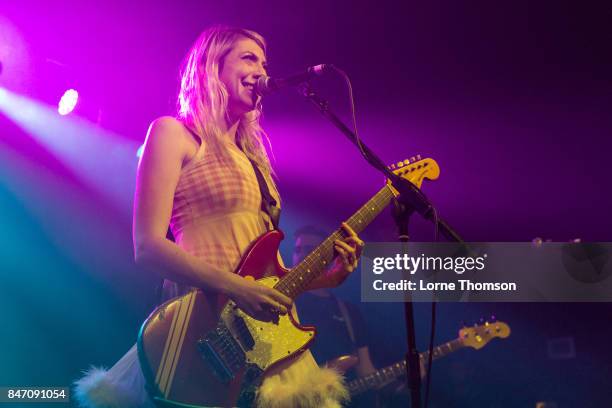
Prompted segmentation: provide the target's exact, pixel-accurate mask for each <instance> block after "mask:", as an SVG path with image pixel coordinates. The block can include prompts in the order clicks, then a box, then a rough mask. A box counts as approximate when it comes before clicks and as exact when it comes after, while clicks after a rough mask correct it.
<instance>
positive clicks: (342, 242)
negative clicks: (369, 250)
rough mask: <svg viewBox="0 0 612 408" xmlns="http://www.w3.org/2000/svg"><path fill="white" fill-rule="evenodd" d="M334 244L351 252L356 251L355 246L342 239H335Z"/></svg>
mask: <svg viewBox="0 0 612 408" xmlns="http://www.w3.org/2000/svg"><path fill="white" fill-rule="evenodd" d="M334 244H335V245H337V246H340V247H342V249H344V250H346V251H349V252H355V247H353V246H351V245H350V244H349V243H347V242H344V241H340V240H336V241H334Z"/></svg>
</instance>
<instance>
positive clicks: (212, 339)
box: [137, 156, 440, 407]
mask: <svg viewBox="0 0 612 408" xmlns="http://www.w3.org/2000/svg"><path fill="white" fill-rule="evenodd" d="M392 168H393V169H394V170H393V172H394V173H395V174H396V175H398V176H399V177H402V178H404V179H407V180H409V181H411V182H412V183H413V184H415V185H416V186H418V187H420V186H421V184H422V182H423V180H425V179H431V180H435V179H437V178H438V176H439V173H440V169H439V167H438V164H437V163H436V162H435V161H434V160H432V159H422V160H421V159H420V157H418V156H417V159H413V158H411V159H410V160H406V161H403V162H400V163H398V164H397V165H394V166H392ZM397 194H398V192H397V191H396V190H395V189H394V188H393V187H392V186H391V184H390V182H389V181H387V183H386V185H385V186H384V187H383V188H382V189H381V190H380V191H379V192H378V193H376V195H374V197H372V198H371V199H370V200H369V201H368V202H367V203H366V204H365V205H363V206H362V207H361V208H360V209H359V210H358V211H357V212H356V213H355V214H353V216H351V218H349V219H348V220H347V223H348V224H349V225H350V226H351V227H352V228H353V229H354V230H355V231H356V232H357V233H359V232H361V231H363V229H364V228H365V227H366V226H367V225H368V224H369V223H370V222H371V221H373V220H374V218H375V217H376V216H377V215H378V214H379V213H380V212H381V211H382V210H383V209H384V208H385V207H387V205H388V204H389V203H390V201H391V200H392V199H393V198H394V197H395V196H396V195H397ZM343 236H344V233H343V232H342V231H341V230H340V229H338V230H336V231H334V232H333V233H332V234H331V235H330V236H329V237H328V238H327V239H325V240H324V241H323V242H322V243H321V244H320V245H319V246H318V247H317V248H315V249H314V250H313V251H312V252H311V253H310V254H309V255H308V256H307V257H306V258H304V260H303V261H302V262H301V263H300V264H298V265H297V266H295V267H294V268H293V269H290V270H288V269H285V268H284V267H282V266H281V265H280V264H279V262H278V255H277V254H278V247H279V244H280V241H281V240H282V239H283V237H284V236H283V233H282V232H281V231H278V230H275V231H270V232H267V233H265V234H263V235H262V236H261V237H259V238H258V239H256V240H255V241H254V242H253V243H252V245H251V246H250V248H249V249H248V250H247V251H246V252H245V254H244V255H243V257H242V260H241V262H240V264H239V266H238V268H237V270H236V273H237V274H239V275H240V276H243V277H253V278H255V279H257V280H258V282H260V283H262V284H264V285H266V286H268V287H273V288H275V289H277V290H279V291H280V292H281V293H283V294H285V295H286V296H288V297H289V298H291V299H295V298H296V297H297V296H298V295H299V294H300V293H302V292H303V291H305V290H306V289H307V288H308V287H309V285H310V283H311V282H312V281H313V280H314V279H316V278H317V277H318V276H320V275H321V274H322V273H323V272H324V271H325V270H326V268H327V267H328V266H329V263H330V262H331V261H332V259H333V258H334V249H333V243H334V241H335V240H336V239H341V238H342V237H343ZM315 331H316V330H315V328H314V327H310V326H301V325H300V324H298V323H297V322H296V321H295V320H294V319H293V316H292V315H291V313H287V314H286V315H282V316H278V318H277V319H275V321H272V322H263V321H259V320H256V319H254V318H252V317H251V316H249V315H247V314H246V313H245V312H243V311H242V310H240V309H239V308H238V307H237V306H236V304H235V303H234V302H233V301H231V300H229V299H228V298H227V297H226V296H222V295H218V294H211V293H210V292H208V293H206V292H204V291H203V290H200V289H197V290H193V291H191V292H189V293H187V294H185V295H183V296H179V297H177V298H174V299H171V300H168V301H167V302H165V303H163V304H162V305H160V306H158V307H157V308H156V309H155V310H154V311H153V312H152V313H151V315H150V316H149V317H148V318H147V319H146V320H145V322H144V323H143V325H142V327H141V329H140V333H139V336H138V341H137V345H138V357H139V361H140V365H141V367H142V370H143V373H144V376H145V379H146V382H147V389H148V391H149V393H150V395H151V396H152V398H153V399H154V400H155V401H156V402H157V403H158V404H159V405H162V406H183V407H184V406H192V407H194V406H223V407H226V406H232V407H233V406H236V405H239V406H244V405H250V404H251V403H252V401H253V399H254V396H255V391H256V389H257V387H258V386H259V384H260V382H261V381H262V380H263V374H264V373H266V374H269V373H273V372H275V371H276V370H280V369H282V368H283V367H285V366H287V365H288V364H290V362H291V360H293V359H294V358H296V357H297V356H298V355H299V354H300V353H302V352H304V351H305V350H307V349H308V347H309V345H310V343H311V342H312V341H313V340H314V337H315ZM180 404H188V405H180Z"/></svg>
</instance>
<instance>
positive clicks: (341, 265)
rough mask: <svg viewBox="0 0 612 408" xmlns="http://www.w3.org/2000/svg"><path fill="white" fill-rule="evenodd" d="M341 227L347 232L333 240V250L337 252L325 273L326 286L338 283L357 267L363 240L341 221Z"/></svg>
mask: <svg viewBox="0 0 612 408" xmlns="http://www.w3.org/2000/svg"><path fill="white" fill-rule="evenodd" d="M342 229H343V230H344V232H345V233H346V234H347V236H346V238H344V239H342V240H336V241H335V242H334V250H335V251H336V252H337V253H338V255H337V256H336V258H335V261H334V263H333V265H332V266H331V268H330V269H329V270H328V271H327V273H326V274H325V277H326V280H327V281H328V285H327V286H328V287H335V286H338V285H340V284H341V283H342V282H344V280H345V279H346V278H347V277H348V276H349V275H350V273H351V272H353V271H354V270H355V269H357V265H358V264H359V258H360V257H361V251H362V250H363V246H364V242H363V241H362V240H361V239H360V238H359V236H358V235H357V233H356V232H355V231H354V230H353V229H352V228H351V227H350V226H349V225H348V224H347V223H346V222H343V223H342Z"/></svg>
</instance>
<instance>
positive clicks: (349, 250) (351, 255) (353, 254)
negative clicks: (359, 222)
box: [336, 241, 358, 264]
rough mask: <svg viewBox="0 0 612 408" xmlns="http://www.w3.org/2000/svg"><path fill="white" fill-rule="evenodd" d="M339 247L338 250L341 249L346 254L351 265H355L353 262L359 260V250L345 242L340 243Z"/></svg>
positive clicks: (338, 243)
mask: <svg viewBox="0 0 612 408" xmlns="http://www.w3.org/2000/svg"><path fill="white" fill-rule="evenodd" d="M337 245H338V246H336V248H339V247H341V248H342V249H343V250H344V251H345V252H346V255H347V259H348V261H349V263H350V264H353V262H354V261H355V260H356V259H357V258H358V256H357V250H356V249H355V248H353V247H352V246H350V245H349V244H347V243H346V242H343V241H338V242H337Z"/></svg>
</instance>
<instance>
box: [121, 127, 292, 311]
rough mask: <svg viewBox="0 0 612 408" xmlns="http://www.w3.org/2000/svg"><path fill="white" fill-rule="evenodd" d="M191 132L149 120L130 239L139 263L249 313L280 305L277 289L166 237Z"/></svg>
mask: <svg viewBox="0 0 612 408" xmlns="http://www.w3.org/2000/svg"><path fill="white" fill-rule="evenodd" d="M192 140H193V139H192V138H191V136H190V135H189V134H188V133H187V130H186V129H185V128H184V126H183V125H182V124H181V123H180V122H178V121H177V120H176V119H174V118H171V117H163V118H160V119H157V120H156V121H154V122H153V123H152V124H151V127H150V128H149V132H148V134H147V139H146V142H145V149H144V151H143V155H142V159H141V161H140V165H139V166H138V174H137V179H136V193H135V199H134V220H133V240H134V256H135V259H136V262H137V264H139V265H142V266H144V267H146V268H149V269H151V270H153V271H155V272H157V273H158V274H159V275H160V276H162V277H164V278H167V279H170V280H173V281H175V282H179V283H183V284H187V285H189V286H194V287H198V288H204V289H209V290H213V291H215V292H219V293H223V294H226V295H228V296H230V297H231V298H232V299H234V300H235V301H236V302H237V303H238V305H239V306H241V308H243V309H244V310H245V311H246V312H247V313H249V314H257V313H260V312H261V311H262V310H263V309H264V306H265V305H272V306H273V307H276V308H280V309H281V310H283V308H282V307H279V306H282V305H287V304H290V303H291V302H290V300H289V299H288V298H286V297H285V296H284V295H282V294H281V293H280V292H278V291H275V290H273V289H270V288H267V287H265V286H263V285H260V284H258V283H256V282H252V281H248V280H246V279H243V278H242V277H240V276H238V275H236V274H234V273H233V272H232V271H221V270H218V269H216V268H215V267H213V266H212V265H210V264H208V263H207V262H205V261H204V260H202V259H200V258H197V257H195V256H193V255H191V254H189V253H188V252H186V251H185V250H183V249H182V248H180V247H179V246H178V245H176V244H175V243H173V242H172V241H170V240H168V239H166V231H167V228H168V224H169V222H170V216H171V212H172V204H173V199H174V192H175V190H176V186H177V184H178V181H179V177H180V173H181V168H182V166H183V164H184V163H185V162H186V161H187V160H188V158H189V151H190V148H191V150H192V151H193V148H194V147H193V145H190V143H194V142H192Z"/></svg>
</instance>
